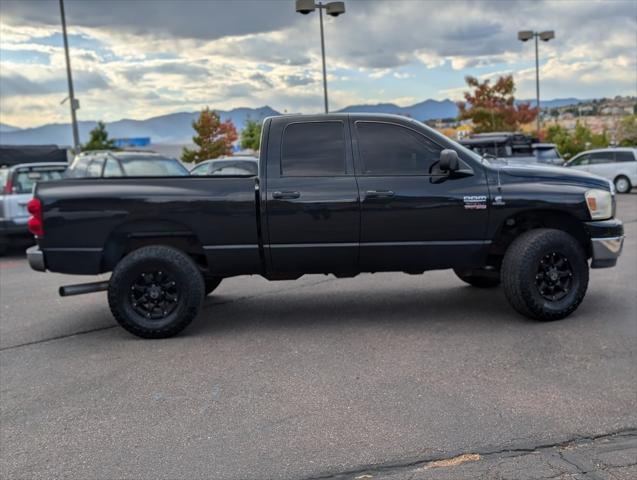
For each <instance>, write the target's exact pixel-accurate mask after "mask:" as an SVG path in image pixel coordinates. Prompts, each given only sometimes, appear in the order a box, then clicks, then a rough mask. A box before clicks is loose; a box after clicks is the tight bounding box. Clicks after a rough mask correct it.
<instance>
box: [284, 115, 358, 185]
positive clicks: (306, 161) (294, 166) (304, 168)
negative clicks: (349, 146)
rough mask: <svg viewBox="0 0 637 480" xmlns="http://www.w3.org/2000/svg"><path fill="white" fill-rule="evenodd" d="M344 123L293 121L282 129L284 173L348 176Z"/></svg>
mask: <svg viewBox="0 0 637 480" xmlns="http://www.w3.org/2000/svg"><path fill="white" fill-rule="evenodd" d="M345 173H346V168H345V133H344V128H343V123H342V122H308V123H292V124H290V125H288V126H287V127H286V129H285V131H284V132H283V142H282V145H281V175H283V176H287V177H304V176H307V177H322V176H323V177H329V176H335V175H345Z"/></svg>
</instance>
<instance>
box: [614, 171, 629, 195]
mask: <svg viewBox="0 0 637 480" xmlns="http://www.w3.org/2000/svg"><path fill="white" fill-rule="evenodd" d="M620 180H624V181H625V183H621V182H620ZM613 183H614V184H615V190H616V191H617V193H630V191H631V190H632V188H633V186H632V185H631V184H630V179H629V178H628V177H627V176H625V175H619V176H618V177H617V178H616V179H615V180H614V182H613ZM624 184H625V185H626V186H627V187H626V188H622V185H624Z"/></svg>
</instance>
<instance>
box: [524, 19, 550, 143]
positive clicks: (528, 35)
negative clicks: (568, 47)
mask: <svg viewBox="0 0 637 480" xmlns="http://www.w3.org/2000/svg"><path fill="white" fill-rule="evenodd" d="M532 38H535V94H536V97H537V119H536V121H537V137H538V139H539V138H540V111H541V110H540V55H539V52H538V46H537V43H538V42H537V40H538V38H539V39H540V40H542V41H543V42H548V41H549V40H551V39H553V38H555V32H554V31H553V30H545V31H543V32H534V31H533V30H523V31H521V32H518V40H521V41H522V42H527V41H529V40H531V39H532Z"/></svg>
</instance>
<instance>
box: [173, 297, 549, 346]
mask: <svg viewBox="0 0 637 480" xmlns="http://www.w3.org/2000/svg"><path fill="white" fill-rule="evenodd" d="M503 323H507V324H511V323H518V324H537V322H533V321H531V320H529V319H526V318H524V317H522V316H520V315H519V314H517V313H516V312H515V311H514V310H513V309H512V308H511V307H510V306H509V304H508V303H507V301H506V299H505V297H504V293H503V292H502V290H501V289H499V288H496V289H490V290H479V289H475V288H472V287H468V286H466V287H465V286H462V285H459V286H458V287H449V288H440V287H438V288H427V287H426V286H425V285H423V286H422V288H408V289H401V290H398V289H389V290H387V291H383V292H379V291H373V292H370V291H366V290H365V286H364V285H361V288H360V290H358V291H354V290H341V289H338V288H331V289H329V291H328V290H323V291H321V292H316V291H313V289H312V288H304V289H298V290H296V291H291V292H290V291H286V290H283V291H279V292H272V293H264V294H257V295H254V296H246V297H233V296H229V295H223V294H219V295H214V294H213V295H212V296H210V297H209V298H207V299H206V301H205V303H204V307H203V309H202V311H201V313H200V314H199V316H198V317H197V319H196V320H195V321H194V322H193V324H192V325H191V326H190V327H189V328H188V329H187V331H186V332H184V334H185V335H201V334H205V333H208V332H209V333H211V334H217V333H219V332H223V331H230V330H235V331H236V330H244V329H245V330H250V329H274V328H276V329H278V328H282V329H285V328H290V329H298V328H304V327H308V328H311V327H317V326H322V327H328V326H330V325H338V326H339V327H342V326H344V325H352V326H354V325H362V324H387V325H388V326H390V325H396V324H401V325H420V326H422V328H434V329H439V328H448V327H449V326H450V325H453V327H454V328H463V327H464V326H469V325H470V326H471V328H472V329H475V328H480V327H481V326H482V327H484V328H485V329H486V330H489V329H491V328H500V327H501V326H502V324H503Z"/></svg>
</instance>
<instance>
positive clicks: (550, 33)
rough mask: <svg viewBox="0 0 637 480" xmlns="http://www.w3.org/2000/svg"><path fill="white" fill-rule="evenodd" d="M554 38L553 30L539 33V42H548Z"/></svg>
mask: <svg viewBox="0 0 637 480" xmlns="http://www.w3.org/2000/svg"><path fill="white" fill-rule="evenodd" d="M553 38H555V32H554V31H553V30H547V31H545V32H540V40H542V41H544V42H548V41H549V40H551V39H553Z"/></svg>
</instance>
